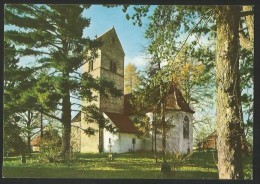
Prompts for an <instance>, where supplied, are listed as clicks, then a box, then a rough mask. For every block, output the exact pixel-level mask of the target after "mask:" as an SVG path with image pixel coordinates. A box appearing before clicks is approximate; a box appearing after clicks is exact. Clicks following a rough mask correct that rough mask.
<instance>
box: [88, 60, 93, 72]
mask: <svg viewBox="0 0 260 184" xmlns="http://www.w3.org/2000/svg"><path fill="white" fill-rule="evenodd" d="M92 70H93V61H89V65H88V72H91V71H92Z"/></svg>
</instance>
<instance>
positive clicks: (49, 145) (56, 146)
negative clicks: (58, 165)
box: [40, 129, 62, 163]
mask: <svg viewBox="0 0 260 184" xmlns="http://www.w3.org/2000/svg"><path fill="white" fill-rule="evenodd" d="M61 145H62V139H61V137H60V135H59V133H58V131H57V130H55V129H50V130H48V131H45V132H44V134H43V137H42V139H41V142H40V158H41V159H42V160H43V161H48V162H50V163H52V162H57V161H58V160H59V159H60V158H59V156H60V152H61Z"/></svg>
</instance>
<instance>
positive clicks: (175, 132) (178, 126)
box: [145, 111, 193, 154]
mask: <svg viewBox="0 0 260 184" xmlns="http://www.w3.org/2000/svg"><path fill="white" fill-rule="evenodd" d="M146 115H147V116H148V117H150V119H151V120H152V113H147V114H146ZM185 115H186V116H188V118H189V120H190V123H189V139H184V138H183V120H184V117H185ZM166 121H170V122H171V124H172V125H174V126H173V127H172V128H171V129H170V130H169V131H168V132H167V134H166V137H167V140H166V150H167V151H169V152H175V153H181V154H184V153H187V150H188V148H190V151H191V152H192V147H193V126H192V121H193V115H192V114H191V113H187V112H182V111H167V113H166ZM150 139H151V138H150ZM150 142H151V143H150V144H152V141H151V140H150ZM156 144H157V146H156V147H157V150H158V151H161V150H162V135H161V134H158V135H157V141H156ZM145 149H146V150H150V148H149V147H148V146H146V148H145Z"/></svg>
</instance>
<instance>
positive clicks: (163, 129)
mask: <svg viewBox="0 0 260 184" xmlns="http://www.w3.org/2000/svg"><path fill="white" fill-rule="evenodd" d="M161 110H162V114H161V117H162V149H163V150H162V151H163V162H166V122H165V105H164V102H163V103H162V109H161Z"/></svg>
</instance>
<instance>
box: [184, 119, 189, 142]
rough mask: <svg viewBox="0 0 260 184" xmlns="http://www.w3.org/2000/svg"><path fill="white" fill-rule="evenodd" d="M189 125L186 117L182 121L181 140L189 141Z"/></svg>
mask: <svg viewBox="0 0 260 184" xmlns="http://www.w3.org/2000/svg"><path fill="white" fill-rule="evenodd" d="M189 124H190V120H189V118H188V116H185V117H184V121H183V138H184V139H189V133H190V132H189V128H190V127H189Z"/></svg>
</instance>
